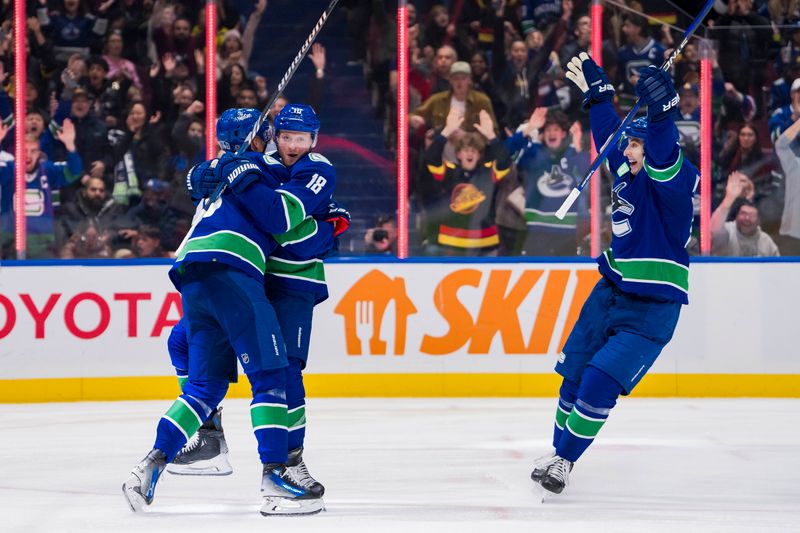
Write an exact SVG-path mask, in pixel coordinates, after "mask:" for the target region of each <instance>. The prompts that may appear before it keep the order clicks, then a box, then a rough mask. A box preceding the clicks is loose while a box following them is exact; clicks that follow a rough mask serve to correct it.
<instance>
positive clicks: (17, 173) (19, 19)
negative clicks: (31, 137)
mask: <svg viewBox="0 0 800 533" xmlns="http://www.w3.org/2000/svg"><path fill="white" fill-rule="evenodd" d="M26 33H27V24H26V21H25V1H24V0H14V121H15V123H16V127H15V128H14V162H15V164H14V181H15V186H16V188H15V191H16V194H15V196H14V218H15V221H16V225H15V230H14V236H15V237H16V241H15V248H16V251H17V259H25V255H26V251H27V228H26V226H25V112H26V109H25V93H26V89H25V86H26V85H27V83H26V82H27V71H26V70H25V68H26V67H25V59H26V57H27V56H26V53H25V39H26V38H27V35H26Z"/></svg>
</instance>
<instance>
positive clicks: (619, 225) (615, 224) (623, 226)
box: [611, 181, 636, 237]
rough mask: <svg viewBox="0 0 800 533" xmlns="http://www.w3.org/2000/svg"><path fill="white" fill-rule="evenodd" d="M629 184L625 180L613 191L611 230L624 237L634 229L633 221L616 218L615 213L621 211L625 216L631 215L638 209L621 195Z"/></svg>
mask: <svg viewBox="0 0 800 533" xmlns="http://www.w3.org/2000/svg"><path fill="white" fill-rule="evenodd" d="M627 186H628V184H627V183H625V182H624V181H623V182H622V183H620V184H618V185H617V186H616V187H614V189H613V190H612V191H611V215H612V216H611V218H612V220H611V231H612V232H613V233H614V235H616V236H617V237H622V236H624V235H627V234H628V233H630V232H631V231H632V230H631V223H630V221H629V220H628V219H627V218H623V219H622V220H614V215H615V214H616V213H621V214H622V215H624V216H625V217H629V216H630V215H632V214H633V212H634V211H635V210H636V207H635V206H634V205H633V204H632V203H630V202H629V201H628V200H626V199H625V198H623V197H622V196H620V193H621V192H622V189H624V188H625V187H627Z"/></svg>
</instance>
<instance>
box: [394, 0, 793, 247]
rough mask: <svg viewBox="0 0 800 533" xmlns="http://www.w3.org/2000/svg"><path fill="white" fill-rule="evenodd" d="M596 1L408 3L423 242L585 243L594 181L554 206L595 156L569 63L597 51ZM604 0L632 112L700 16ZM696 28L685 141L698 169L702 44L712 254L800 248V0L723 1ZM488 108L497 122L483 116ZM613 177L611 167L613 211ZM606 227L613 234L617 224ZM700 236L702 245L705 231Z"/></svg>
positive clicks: (630, 0)
mask: <svg viewBox="0 0 800 533" xmlns="http://www.w3.org/2000/svg"><path fill="white" fill-rule="evenodd" d="M590 5H591V2H590V1H588V0H494V1H489V0H450V1H449V2H431V1H423V0H419V1H412V3H411V4H410V5H409V10H408V11H409V13H408V17H409V20H408V24H409V27H410V29H409V51H408V53H409V57H410V67H411V72H410V74H409V80H410V81H409V93H410V97H409V100H410V101H409V109H410V110H411V113H410V115H409V126H410V131H411V133H410V140H409V148H410V149H409V152H410V161H409V167H410V168H411V171H412V183H413V187H412V205H413V206H414V208H415V209H416V212H417V214H418V216H417V217H416V220H417V221H418V222H417V224H416V230H417V231H416V234H415V235H414V236H415V237H416V243H415V244H416V246H417V251H418V252H419V253H423V254H430V255H464V254H467V255H495V254H499V255H560V256H571V255H588V253H589V250H590V246H589V245H588V243H589V237H588V233H589V227H590V224H589V217H590V212H589V208H588V205H587V203H586V199H585V198H583V196H587V195H582V196H581V198H580V201H579V202H577V203H576V204H575V206H574V207H573V209H572V211H571V212H570V213H569V214H568V216H567V217H566V218H565V220H563V221H560V220H558V219H557V218H556V217H555V216H554V214H555V211H556V210H557V209H558V207H559V206H560V205H561V203H562V201H563V199H564V198H565V197H566V196H567V195H568V194H569V192H570V190H571V189H572V188H573V186H574V185H575V183H576V181H580V180H581V179H582V178H583V176H584V174H585V172H586V171H587V169H588V166H589V163H590V161H589V150H590V146H589V144H588V143H589V141H590V139H589V137H590V136H589V135H588V126H589V124H588V116H587V114H586V113H584V112H583V111H582V110H581V106H580V103H581V95H580V93H578V92H577V90H576V89H575V88H574V87H573V86H572V85H571V84H570V83H568V82H567V80H566V77H565V68H564V65H565V64H566V62H567V61H569V59H570V58H572V57H574V56H575V55H577V54H578V53H580V52H588V53H590V54H591V50H590V48H591V19H590V17H589V14H588V13H589V8H590ZM603 8H604V9H603V21H602V27H603V43H602V58H598V59H601V60H602V65H603V68H604V69H605V71H606V72H607V73H608V75H609V77H610V79H611V80H612V83H613V84H614V85H615V89H616V98H615V105H616V106H617V108H618V110H619V112H620V114H623V113H626V112H627V111H628V110H630V109H631V107H632V105H633V103H634V101H635V94H634V87H635V84H636V81H637V79H638V72H639V69H641V68H642V67H645V66H648V65H651V64H655V65H658V66H660V65H661V63H662V62H663V60H664V59H665V57H666V56H667V55H668V54H669V52H671V50H672V49H673V47H674V46H675V43H676V41H678V40H679V37H680V35H681V31H680V30H681V28H685V27H687V26H688V24H689V23H690V22H691V19H692V18H693V15H691V14H688V13H685V12H682V11H681V10H680V8H678V7H677V6H676V5H675V4H674V3H672V2H665V1H659V0H650V1H648V0H644V1H637V0H625V1H621V0H620V1H615V2H607V3H606V2H604V3H603ZM645 13H659V15H658V16H659V17H662V18H661V19H658V18H654V17H649V16H647V15H645ZM668 22H669V23H668ZM698 35H699V36H701V37H705V38H704V39H700V38H698V39H693V40H692V41H690V42H689V44H688V45H687V46H686V48H685V49H684V52H683V54H682V55H681V56H680V57H679V58H678V60H677V61H676V62H675V64H674V66H673V68H672V74H673V76H674V80H675V84H676V86H677V88H678V91H679V94H680V98H681V101H680V107H679V111H678V113H677V115H676V123H677V126H678V129H679V133H680V143H681V145H682V146H683V149H684V154H685V156H686V157H687V158H688V159H689V160H691V161H692V162H694V163H695V164H697V165H698V167H699V159H700V146H699V145H700V99H699V83H700V77H699V73H700V57H701V54H703V53H708V54H709V55H708V56H707V57H709V58H710V59H711V64H712V95H713V102H712V106H713V108H712V117H713V144H712V154H713V156H712V157H713V170H712V175H711V176H710V178H711V181H712V191H713V198H712V208H713V210H714V216H713V217H712V232H713V248H712V253H713V254H716V255H757V256H765V255H778V254H779V253H780V254H783V255H800V229H799V228H798V224H800V221H798V219H799V218H800V213H798V212H796V211H798V201H800V199H798V198H797V195H798V190H797V183H796V181H797V180H798V179H800V176H798V175H797V169H800V162H798V161H800V159H798V158H800V141H798V140H796V138H797V131H798V128H800V126H794V127H793V125H796V124H798V121H799V120H800V2H796V1H791V0H728V1H726V2H723V1H719V2H716V3H715V5H714V8H713V9H712V13H711V15H710V17H709V19H707V21H706V24H705V28H704V29H703V30H701V31H700V32H698ZM706 51H707V52H706ZM484 119H485V120H487V121H491V124H492V125H493V128H492V129H491V131H490V130H488V129H486V128H482V127H481V124H483V123H484ZM456 123H458V124H459V125H458V126H457V127H452V126H453V125H454V124H456ZM467 148H469V150H467ZM467 152H469V153H467ZM472 158H477V161H475V162H474V163H473V162H472ZM790 168H792V169H794V174H792V171H790ZM487 176H490V177H491V179H488V180H487V179H486V178H487ZM610 182H611V176H610V174H609V173H607V172H605V171H604V172H603V177H602V183H603V189H602V191H603V192H602V193H601V197H602V198H603V199H604V200H603V202H604V206H603V209H604V211H603V213H604V214H603V216H602V218H603V220H604V223H605V224H608V222H607V221H608V217H607V216H605V213H606V212H607V211H608V209H609V206H608V202H609V200H610V191H609V185H610ZM732 195H733V196H732ZM792 211H795V212H792ZM697 214H698V215H699V203H698V211H697ZM697 219H699V216H698V217H696V222H697ZM696 225H697V226H698V233H699V223H697V224H696ZM455 235H457V237H455ZM603 235H604V241H605V242H603V243H602V244H603V245H604V246H606V245H607V244H608V235H610V231H608V228H606V229H605V231H604V232H603ZM689 246H690V251H692V252H693V253H699V245H698V240H697V239H696V238H695V239H693V241H692V242H691V243H690V245H689Z"/></svg>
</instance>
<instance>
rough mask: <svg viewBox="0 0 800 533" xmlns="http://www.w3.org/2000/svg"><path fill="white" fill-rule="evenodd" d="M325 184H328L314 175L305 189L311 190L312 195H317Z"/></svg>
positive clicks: (317, 175)
mask: <svg viewBox="0 0 800 533" xmlns="http://www.w3.org/2000/svg"><path fill="white" fill-rule="evenodd" d="M326 183H328V180H326V179H325V178H323V177H322V176H320V175H319V174H317V173H314V175H313V176H311V181H309V182H308V184H307V185H306V189H311V190H312V191H313V192H314V194H319V191H321V190H322V188H323V187H325V184H326Z"/></svg>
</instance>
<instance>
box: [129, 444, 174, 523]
mask: <svg viewBox="0 0 800 533" xmlns="http://www.w3.org/2000/svg"><path fill="white" fill-rule="evenodd" d="M166 465H167V456H166V455H165V454H164V452H162V451H161V450H158V449H153V450H151V451H150V453H148V454H147V456H146V457H145V458H144V459H142V462H141V463H139V464H138V465H136V466H134V467H133V470H131V477H129V478H128V480H127V481H126V482H125V483H123V484H122V494H124V495H125V500H126V501H127V502H128V505H130V507H131V511H133V512H134V513H136V512H138V511H141V510H142V509H143V508H144V507H145V506H147V505H150V504H151V503H153V496H154V495H155V491H156V483H158V479H159V477H161V472H163V471H164V467H165V466H166Z"/></svg>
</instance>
